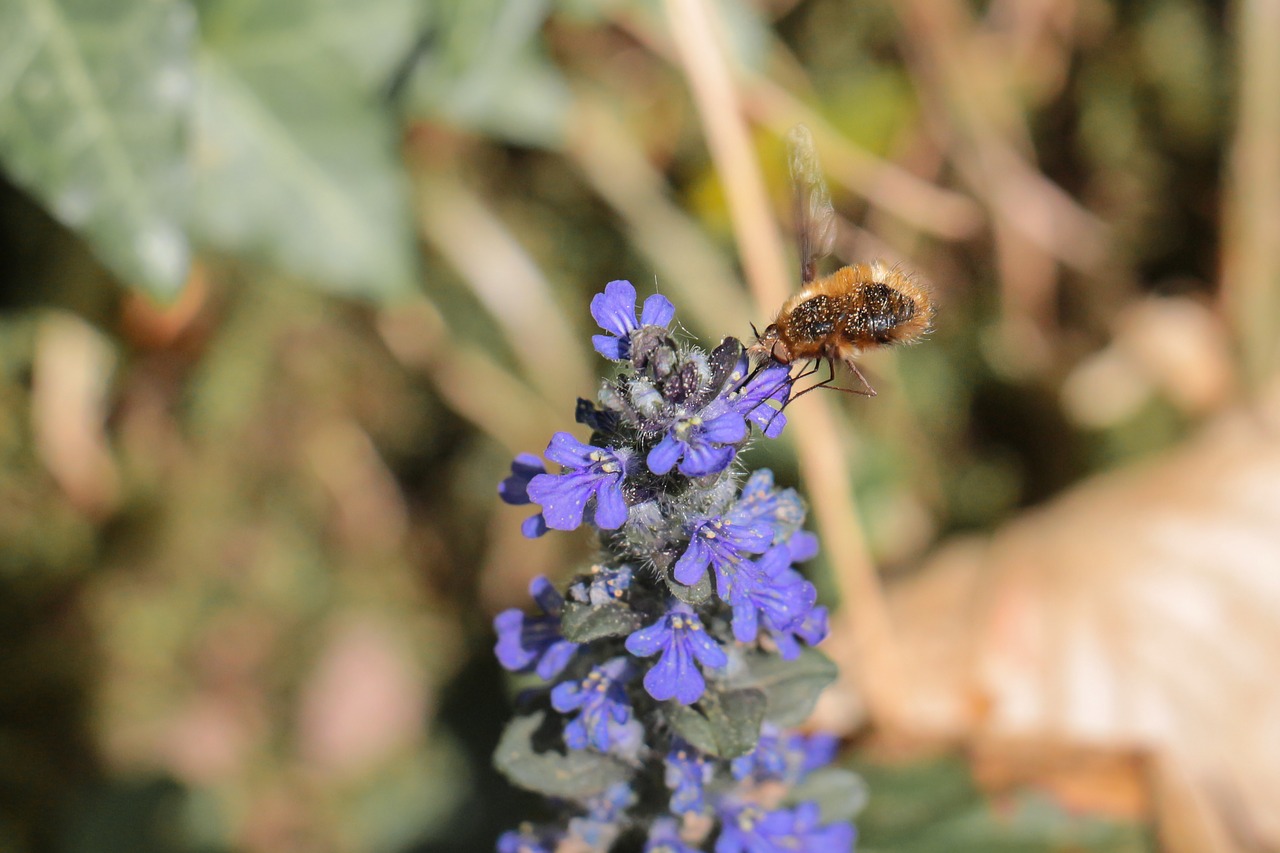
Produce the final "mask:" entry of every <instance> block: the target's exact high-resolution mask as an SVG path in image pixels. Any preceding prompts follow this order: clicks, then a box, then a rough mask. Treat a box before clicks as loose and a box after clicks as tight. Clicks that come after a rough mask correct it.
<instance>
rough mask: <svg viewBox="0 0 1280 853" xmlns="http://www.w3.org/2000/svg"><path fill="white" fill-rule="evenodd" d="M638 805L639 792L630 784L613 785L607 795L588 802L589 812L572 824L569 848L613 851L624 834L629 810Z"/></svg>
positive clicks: (570, 824)
mask: <svg viewBox="0 0 1280 853" xmlns="http://www.w3.org/2000/svg"><path fill="white" fill-rule="evenodd" d="M635 802H636V795H635V792H634V791H632V790H631V786H630V785H629V784H628V783H626V782H618V783H616V784H614V785H611V786H610V787H609V789H608V790H606V791H605V792H604V793H602V794H598V795H596V796H594V797H592V798H591V799H589V800H587V802H586V807H587V813H586V814H585V815H583V816H581V817H575V818H573V819H572V820H570V821H569V835H568V837H567V838H566V841H567V842H569V847H568V849H573V850H607V849H609V848H610V847H611V846H612V845H613V842H614V841H615V840H616V839H617V837H618V834H619V833H620V832H621V831H622V821H623V818H624V816H625V814H626V811H627V809H629V808H631V806H633V805H634V804H635Z"/></svg>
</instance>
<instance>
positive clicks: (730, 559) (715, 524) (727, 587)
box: [674, 495, 774, 601]
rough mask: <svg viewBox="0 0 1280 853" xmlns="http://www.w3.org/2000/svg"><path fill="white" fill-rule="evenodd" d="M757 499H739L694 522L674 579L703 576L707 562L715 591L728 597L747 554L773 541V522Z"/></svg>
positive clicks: (692, 582) (695, 579)
mask: <svg viewBox="0 0 1280 853" xmlns="http://www.w3.org/2000/svg"><path fill="white" fill-rule="evenodd" d="M759 509H760V507H759V504H757V503H752V502H750V501H748V500H746V499H745V495H744V498H742V499H739V500H738V502H737V503H736V504H734V506H733V508H732V509H730V510H729V511H728V512H727V513H725V514H724V515H722V516H720V515H715V516H711V517H710V518H704V519H702V520H700V521H698V522H696V523H695V524H694V525H693V527H692V529H691V530H690V531H689V545H688V547H687V548H685V552H684V554H682V555H681V556H680V559H678V560H676V564H675V568H674V575H675V579H676V580H678V581H679V582H680V583H682V584H684V585H685V586H694V585H696V584H697V583H698V581H700V580H702V576H703V574H705V573H706V571H707V566H711V568H712V569H713V570H714V571H715V576H716V594H717V595H719V596H720V597H721V598H722V599H724V600H725V601H730V600H731V598H732V597H733V594H734V578H735V577H736V575H737V573H738V567H739V565H740V564H742V563H744V562H747V556H746V555H748V554H760V553H763V552H765V551H767V550H768V549H769V545H770V544H771V543H772V542H773V532H774V530H773V522H772V520H771V519H770V518H769V517H768V516H769V514H768V513H763V512H760V511H759Z"/></svg>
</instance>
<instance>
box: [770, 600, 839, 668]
mask: <svg viewBox="0 0 1280 853" xmlns="http://www.w3.org/2000/svg"><path fill="white" fill-rule="evenodd" d="M765 627H766V628H768V629H769V635H770V636H771V637H772V638H773V644H774V645H775V646H777V647H778V654H779V655H780V656H781V657H782V659H783V660H795V659H796V658H798V657H799V656H800V642H799V641H801V640H803V641H804V643H805V645H808V646H816V645H818V643H821V642H822V641H823V640H825V639H826V638H827V631H828V627H827V608H825V607H815V608H813V609H812V610H810V611H809V612H808V613H807V614H805V617H804V618H803V619H801V620H800V621H799V622H797V623H796V624H794V625H789V626H787V627H786V628H778V627H775V626H773V625H770V624H768V621H767V620H766V624H765Z"/></svg>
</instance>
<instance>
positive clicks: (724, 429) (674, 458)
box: [647, 398, 747, 477]
mask: <svg viewBox="0 0 1280 853" xmlns="http://www.w3.org/2000/svg"><path fill="white" fill-rule="evenodd" d="M746 437H747V422H746V421H745V420H743V417H742V414H741V413H739V412H737V411H735V410H734V409H733V407H732V406H730V405H729V404H728V403H727V402H726V401H725V400H724V399H723V398H721V399H717V400H713V401H712V402H711V404H710V405H709V406H707V407H706V408H705V409H703V410H702V412H701V413H700V414H697V415H692V416H690V417H687V418H681V419H680V420H679V421H677V422H676V425H675V426H673V427H672V428H671V429H669V430H667V434H666V436H665V437H664V438H663V439H662V441H660V442H658V443H657V444H656V445H655V446H654V448H653V449H652V450H650V451H649V458H648V460H647V461H648V463H649V470H650V471H652V472H653V473H655V474H658V475H659V476H661V475H662V474H666V473H667V472H668V471H670V470H671V469H672V468H674V467H675V465H676V463H677V462H679V463H680V469H679V470H680V473H681V474H684V475H685V476H686V477H702V476H704V475H706V474H716V473H719V472H720V471H723V470H724V469H725V468H728V467H729V463H730V462H732V461H733V457H734V455H735V454H736V453H737V450H736V449H735V448H734V447H733V446H732V445H734V444H736V443H737V442H740V441H742V440H743V439H745V438H746Z"/></svg>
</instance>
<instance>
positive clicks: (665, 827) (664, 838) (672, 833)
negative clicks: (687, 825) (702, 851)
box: [644, 817, 698, 853]
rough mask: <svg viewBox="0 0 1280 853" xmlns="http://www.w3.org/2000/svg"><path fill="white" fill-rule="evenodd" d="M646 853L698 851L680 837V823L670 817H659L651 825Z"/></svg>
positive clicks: (687, 852) (645, 846)
mask: <svg viewBox="0 0 1280 853" xmlns="http://www.w3.org/2000/svg"><path fill="white" fill-rule="evenodd" d="M644 853H698V848H697V847H691V846H689V845H688V844H685V843H684V840H683V839H681V838H680V825H679V824H678V823H676V822H675V821H674V820H672V819H671V818H669V817H664V818H659V819H658V820H655V821H654V822H653V825H652V826H650V827H649V840H648V841H646V842H645V845H644Z"/></svg>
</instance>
